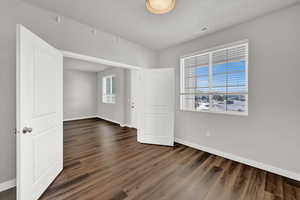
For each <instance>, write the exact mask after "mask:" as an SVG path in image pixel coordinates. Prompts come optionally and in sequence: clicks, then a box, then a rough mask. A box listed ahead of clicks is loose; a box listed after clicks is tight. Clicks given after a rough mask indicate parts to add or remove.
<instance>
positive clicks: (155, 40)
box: [23, 0, 300, 49]
mask: <svg viewBox="0 0 300 200" xmlns="http://www.w3.org/2000/svg"><path fill="white" fill-rule="evenodd" d="M23 1H26V2H29V3H32V4H34V5H36V6H39V7H42V8H44V9H47V10H51V11H54V12H57V13H59V14H61V15H63V16H67V17H70V18H73V19H75V20H77V21H79V22H81V23H84V24H88V25H90V26H93V27H96V28H98V29H100V30H103V31H106V32H110V33H112V34H115V35H118V36H120V37H122V38H124V39H127V40H131V41H134V42H136V43H139V44H142V45H144V46H146V47H149V48H152V49H163V48H166V47H169V46H173V45H175V44H178V43H181V42H183V41H187V40H189V39H193V38H195V37H199V36H202V35H205V34H208V33H212V32H215V31H218V30H221V29H224V28H226V27H229V26H232V25H235V24H239V23H242V22H244V21H247V20H250V19H252V18H255V17H258V16H261V15H264V14H267V13H269V12H272V11H275V10H278V9H281V8H284V7H288V6H291V5H293V4H296V3H298V2H300V0H177V5H176V8H175V10H173V11H172V12H170V13H168V14H165V15H154V14H151V13H149V12H148V11H147V10H146V8H145V0H42V1H41V0H23ZM206 26H207V27H208V30H207V31H205V32H201V29H202V28H203V27H206Z"/></svg>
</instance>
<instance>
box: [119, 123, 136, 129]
mask: <svg viewBox="0 0 300 200" xmlns="http://www.w3.org/2000/svg"><path fill="white" fill-rule="evenodd" d="M120 126H122V127H128V128H135V127H133V126H132V125H131V124H120Z"/></svg>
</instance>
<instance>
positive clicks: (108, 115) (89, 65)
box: [62, 51, 140, 128]
mask: <svg viewBox="0 0 300 200" xmlns="http://www.w3.org/2000/svg"><path fill="white" fill-rule="evenodd" d="M62 52H63V57H64V58H63V68H64V71H63V73H64V76H63V77H64V78H63V82H64V91H63V94H64V95H63V96H64V103H63V105H64V106H63V110H64V117H63V119H64V121H71V120H78V119H86V118H93V117H96V118H101V119H104V120H107V121H110V122H113V123H116V124H119V125H120V126H127V127H132V128H138V123H137V120H138V117H137V114H138V112H137V105H138V102H137V101H138V97H137V96H138V91H137V90H138V88H137V85H138V83H137V81H138V80H137V79H138V75H137V74H138V73H139V70H140V68H139V67H136V66H131V65H127V64H123V63H118V62H113V61H108V60H104V59H100V58H95V57H91V56H85V55H81V54H76V53H72V52H67V51H62Z"/></svg>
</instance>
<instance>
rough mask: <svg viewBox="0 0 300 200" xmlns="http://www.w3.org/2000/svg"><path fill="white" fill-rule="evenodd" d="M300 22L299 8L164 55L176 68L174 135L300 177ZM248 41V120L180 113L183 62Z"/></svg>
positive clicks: (162, 61)
mask: <svg viewBox="0 0 300 200" xmlns="http://www.w3.org/2000/svg"><path fill="white" fill-rule="evenodd" d="M299 19H300V5H299V4H298V6H294V7H291V8H288V9H285V10H281V11H279V12H275V13H272V14H270V15H267V16H264V17H261V18H258V19H256V20H253V21H250V22H247V23H244V24H241V25H239V26H235V27H231V28H228V29H226V30H223V31H221V32H217V33H215V34H211V35H208V36H206V37H202V38H198V39H195V40H192V41H190V42H186V43H184V44H181V45H178V46H176V47H173V48H169V49H165V50H163V51H161V52H160V64H159V65H160V66H165V67H170V66H174V67H175V68H176V97H175V98H176V114H175V136H176V137H177V138H179V139H181V140H182V141H186V143H193V144H195V146H202V147H207V148H208V149H214V150H216V151H219V152H225V153H227V154H231V155H235V156H238V157H241V158H246V159H248V160H253V161H255V162H259V163H263V164H266V165H269V166H273V167H276V168H280V169H283V170H287V171H289V172H291V173H296V174H298V175H300V159H299V155H300V148H299V141H300V100H299V99H300V90H299V85H300V84H299V74H300V60H299V55H300V37H299V36H300V26H299ZM243 39H249V47H250V51H249V116H248V117H244V116H230V115H223V114H211V113H200V112H199V113H197V112H182V111H180V110H179V108H180V106H179V100H180V99H179V92H180V76H179V75H180V73H179V57H180V56H182V55H186V54H189V53H193V52H195V51H199V50H205V49H208V48H212V47H215V46H219V45H223V44H226V43H231V42H235V41H239V40H243ZM207 133H209V134H210V136H209V137H208V136H206V135H207ZM299 178H300V176H299Z"/></svg>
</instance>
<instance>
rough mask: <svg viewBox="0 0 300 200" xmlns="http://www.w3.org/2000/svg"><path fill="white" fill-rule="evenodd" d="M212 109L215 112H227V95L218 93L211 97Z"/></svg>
mask: <svg viewBox="0 0 300 200" xmlns="http://www.w3.org/2000/svg"><path fill="white" fill-rule="evenodd" d="M211 107H212V108H211V109H212V111H215V112H225V111H226V95H224V94H217V95H212V97H211Z"/></svg>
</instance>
